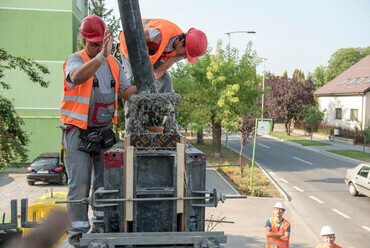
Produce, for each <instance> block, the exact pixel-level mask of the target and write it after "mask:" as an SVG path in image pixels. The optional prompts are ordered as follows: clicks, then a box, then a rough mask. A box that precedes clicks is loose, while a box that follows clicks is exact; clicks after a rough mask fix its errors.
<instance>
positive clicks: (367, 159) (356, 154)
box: [327, 150, 370, 163]
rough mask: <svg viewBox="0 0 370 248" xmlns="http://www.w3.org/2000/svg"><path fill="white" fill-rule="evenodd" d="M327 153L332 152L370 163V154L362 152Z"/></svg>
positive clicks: (337, 151)
mask: <svg viewBox="0 0 370 248" xmlns="http://www.w3.org/2000/svg"><path fill="white" fill-rule="evenodd" d="M327 152H331V153H334V154H338V155H341V156H345V157H349V158H354V159H358V160H362V161H365V162H368V163H370V153H367V152H365V153H363V152H362V151H355V150H327Z"/></svg>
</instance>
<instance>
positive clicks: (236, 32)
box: [225, 31, 256, 148]
mask: <svg viewBox="0 0 370 248" xmlns="http://www.w3.org/2000/svg"><path fill="white" fill-rule="evenodd" d="M255 33H256V31H232V32H227V33H225V34H226V35H227V36H229V60H230V50H231V46H230V36H231V34H255ZM227 140H228V132H227V131H226V148H229V146H228V142H227Z"/></svg>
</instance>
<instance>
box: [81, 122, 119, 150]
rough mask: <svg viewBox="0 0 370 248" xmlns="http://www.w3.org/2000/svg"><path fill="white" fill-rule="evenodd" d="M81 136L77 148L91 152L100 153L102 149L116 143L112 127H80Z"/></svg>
mask: <svg viewBox="0 0 370 248" xmlns="http://www.w3.org/2000/svg"><path fill="white" fill-rule="evenodd" d="M79 138H80V140H79V141H78V145H77V150H79V151H82V152H86V153H90V154H99V153H100V151H101V149H105V148H110V147H112V146H113V145H114V143H116V138H115V135H114V132H113V131H112V129H110V128H109V129H108V130H102V129H96V128H87V129H86V130H85V129H80V135H79Z"/></svg>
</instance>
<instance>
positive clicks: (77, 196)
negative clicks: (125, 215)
mask: <svg viewBox="0 0 370 248" xmlns="http://www.w3.org/2000/svg"><path fill="white" fill-rule="evenodd" d="M63 135H64V137H63V138H64V139H63V140H64V147H65V150H66V157H65V160H64V161H65V166H66V170H67V175H68V186H69V189H68V195H67V200H82V199H84V198H88V197H89V193H90V187H91V176H92V171H93V172H94V175H93V187H92V192H91V194H93V192H95V191H96V190H97V189H98V188H99V187H103V186H104V152H106V151H107V150H109V149H110V148H106V149H102V150H101V152H100V154H97V155H91V154H89V153H85V152H82V151H79V150H77V149H76V148H77V144H78V141H79V137H78V136H79V135H80V129H79V128H77V127H74V128H73V129H69V130H63ZM88 207H89V206H88V204H79V203H69V204H67V212H68V214H69V215H70V218H71V221H72V227H71V228H70V229H69V230H68V237H73V236H75V235H78V234H82V233H86V232H87V231H88V230H89V229H90V222H89V217H88ZM93 213H94V217H93V218H92V223H93V224H98V223H100V224H102V223H103V221H104V220H103V218H104V216H103V214H104V212H103V209H98V208H97V209H94V211H93Z"/></svg>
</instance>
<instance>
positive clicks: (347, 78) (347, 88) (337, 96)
mask: <svg viewBox="0 0 370 248" xmlns="http://www.w3.org/2000/svg"><path fill="white" fill-rule="evenodd" d="M314 94H315V95H316V96H317V97H318V101H319V106H320V109H321V111H324V110H325V117H324V123H325V124H328V125H331V126H335V127H342V128H346V129H355V128H356V127H357V128H359V129H361V128H363V129H364V128H366V127H368V126H369V125H370V55H368V56H366V57H365V58H363V59H362V60H360V61H359V62H357V63H356V64H354V65H353V66H351V67H350V68H349V69H347V70H346V71H344V72H343V73H342V74H340V75H339V76H337V77H336V78H334V79H333V80H332V81H330V82H328V83H327V84H325V85H324V86H323V87H321V88H320V89H318V90H317V91H315V93H314Z"/></svg>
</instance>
